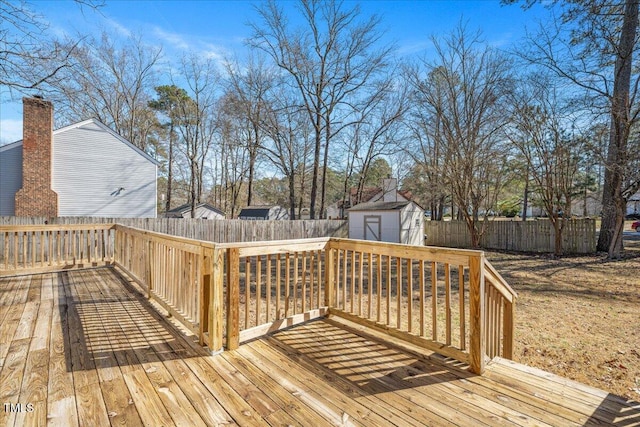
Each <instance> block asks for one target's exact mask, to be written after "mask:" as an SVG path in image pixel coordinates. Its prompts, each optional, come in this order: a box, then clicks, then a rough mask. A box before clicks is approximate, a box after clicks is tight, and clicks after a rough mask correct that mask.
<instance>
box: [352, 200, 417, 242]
mask: <svg viewBox="0 0 640 427" xmlns="http://www.w3.org/2000/svg"><path fill="white" fill-rule="evenodd" d="M366 217H379V218H380V241H382V242H391V243H404V244H407V245H418V246H422V245H424V211H423V210H422V208H420V206H418V205H416V204H415V203H413V202H410V203H409V204H407V205H406V206H405V207H403V208H401V209H393V210H382V209H371V210H355V211H349V238H351V239H363V240H374V239H373V238H371V235H372V233H371V232H369V233H368V235H367V234H366V233H365V222H366ZM369 222H371V221H369ZM374 234H375V233H374Z"/></svg>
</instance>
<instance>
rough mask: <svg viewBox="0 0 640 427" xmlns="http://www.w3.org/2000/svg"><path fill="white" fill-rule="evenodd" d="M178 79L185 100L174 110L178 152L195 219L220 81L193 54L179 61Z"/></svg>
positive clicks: (209, 65)
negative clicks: (184, 164)
mask: <svg viewBox="0 0 640 427" xmlns="http://www.w3.org/2000/svg"><path fill="white" fill-rule="evenodd" d="M180 79H181V81H184V82H185V90H186V92H187V95H188V97H186V98H184V97H183V98H181V99H180V102H178V104H177V106H176V115H177V120H178V123H179V126H177V132H178V134H179V135H180V140H181V141H180V144H178V149H179V150H180V151H181V152H182V153H183V155H184V156H185V157H186V158H187V160H188V164H189V203H190V204H191V217H192V218H194V217H195V209H196V205H197V204H198V203H200V202H201V201H202V195H203V187H204V175H205V174H204V172H205V165H206V162H207V157H208V154H209V150H210V149H211V146H212V144H213V142H214V138H215V135H216V132H217V130H218V125H219V123H218V117H217V112H218V106H219V104H218V99H217V96H216V91H217V89H218V84H219V80H220V79H219V76H218V73H217V72H216V70H215V67H214V64H213V61H212V60H211V59H202V58H199V57H198V56H196V55H195V54H192V55H190V56H185V57H183V58H182V60H181V65H180Z"/></svg>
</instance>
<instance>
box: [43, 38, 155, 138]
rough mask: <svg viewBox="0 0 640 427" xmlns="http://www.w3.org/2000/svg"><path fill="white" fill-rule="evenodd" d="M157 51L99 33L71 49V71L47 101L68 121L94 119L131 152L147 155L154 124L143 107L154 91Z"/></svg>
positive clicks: (68, 69)
mask: <svg viewBox="0 0 640 427" xmlns="http://www.w3.org/2000/svg"><path fill="white" fill-rule="evenodd" d="M160 56H161V51H160V49H157V48H152V47H150V46H147V45H145V44H144V43H143V41H142V39H141V38H140V37H130V38H129V39H127V40H126V41H125V42H124V43H123V44H122V45H119V46H117V45H116V43H115V41H113V40H111V38H110V37H109V36H108V35H107V34H106V33H103V34H102V37H101V38H100V39H99V40H96V39H93V38H88V39H86V40H84V41H83V43H82V44H80V45H79V46H77V47H76V48H75V49H73V50H72V51H71V53H70V56H69V62H70V65H69V66H68V67H66V68H65V69H63V70H61V71H60V72H59V73H58V74H59V76H60V80H58V81H55V82H50V84H49V85H48V87H49V90H50V95H51V97H52V98H53V99H54V101H55V102H56V104H57V105H59V106H60V107H59V111H60V113H61V114H63V115H64V116H65V117H66V118H67V120H69V121H71V120H77V119H78V118H79V117H83V118H89V117H93V118H96V119H98V120H100V121H101V122H102V123H104V124H106V125H107V126H110V127H111V128H112V129H113V130H115V131H116V132H117V133H118V134H120V135H121V136H122V137H124V138H125V139H127V140H128V141H129V142H131V143H132V144H134V145H135V146H136V147H138V148H140V149H142V150H147V148H148V147H147V144H148V142H149V136H150V134H151V132H152V131H153V129H154V127H156V126H157V119H156V115H155V114H154V112H153V111H152V110H151V108H150V107H149V106H148V102H149V101H150V100H151V99H152V93H153V87H154V85H153V84H154V78H155V75H154V67H155V65H156V64H157V63H158V61H159V59H160Z"/></svg>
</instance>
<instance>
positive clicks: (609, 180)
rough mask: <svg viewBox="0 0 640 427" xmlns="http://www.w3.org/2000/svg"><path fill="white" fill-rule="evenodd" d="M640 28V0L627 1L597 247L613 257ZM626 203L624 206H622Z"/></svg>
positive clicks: (620, 224) (617, 247)
mask: <svg viewBox="0 0 640 427" xmlns="http://www.w3.org/2000/svg"><path fill="white" fill-rule="evenodd" d="M637 29H638V0H626V1H625V13H624V21H623V24H622V31H621V34H620V43H619V45H618V55H617V57H616V65H615V77H614V83H613V97H612V99H611V127H610V133H609V147H608V149H607V161H606V170H605V174H604V188H603V194H602V225H601V227H600V236H599V238H598V246H597V249H598V250H599V251H607V254H608V256H609V258H619V257H620V255H621V253H622V249H623V245H622V233H623V231H624V230H623V228H624V206H626V200H625V199H624V197H623V196H622V184H623V182H624V168H625V163H626V161H627V156H626V152H627V141H628V138H629V121H630V117H629V108H630V105H629V102H630V101H629V91H630V87H631V71H632V69H631V65H632V54H633V48H634V44H635V37H636V32H637ZM621 207H622V208H621Z"/></svg>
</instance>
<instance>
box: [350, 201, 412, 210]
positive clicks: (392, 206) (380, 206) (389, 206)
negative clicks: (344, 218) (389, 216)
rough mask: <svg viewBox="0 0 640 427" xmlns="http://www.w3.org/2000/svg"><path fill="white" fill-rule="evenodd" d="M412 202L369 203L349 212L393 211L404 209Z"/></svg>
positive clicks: (357, 206)
mask: <svg viewBox="0 0 640 427" xmlns="http://www.w3.org/2000/svg"><path fill="white" fill-rule="evenodd" d="M410 203H412V202H367V203H360V204H358V205H355V206H354V207H352V208H350V209H349V211H354V212H355V211H393V210H398V209H402V208H404V207H405V206H407V205H408V204H410Z"/></svg>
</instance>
